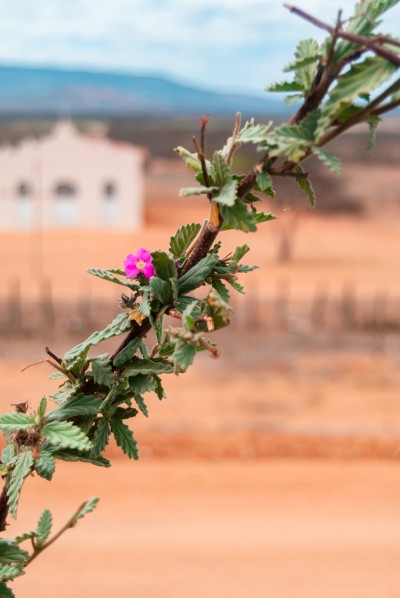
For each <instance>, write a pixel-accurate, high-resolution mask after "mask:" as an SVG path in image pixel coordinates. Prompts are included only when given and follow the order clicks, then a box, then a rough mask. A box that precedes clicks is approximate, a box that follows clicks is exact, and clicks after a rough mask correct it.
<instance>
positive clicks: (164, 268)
mask: <svg viewBox="0 0 400 598" xmlns="http://www.w3.org/2000/svg"><path fill="white" fill-rule="evenodd" d="M151 257H152V264H153V266H154V269H155V272H156V276H158V278H161V279H162V280H165V281H166V282H168V281H169V279H170V278H176V277H177V271H176V266H175V261H174V260H173V259H171V258H170V257H169V255H168V254H167V253H165V252H164V251H153V253H152V254H151ZM150 282H151V279H150Z"/></svg>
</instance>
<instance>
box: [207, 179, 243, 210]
mask: <svg viewBox="0 0 400 598" xmlns="http://www.w3.org/2000/svg"><path fill="white" fill-rule="evenodd" d="M237 186H238V184H237V181H235V179H233V178H231V179H229V180H228V181H227V182H226V183H225V184H224V185H223V186H222V187H221V188H220V189H219V191H218V192H217V193H215V194H214V195H213V198H212V200H213V201H216V202H217V203H219V204H221V205H224V206H233V204H234V203H235V201H236V192H237Z"/></svg>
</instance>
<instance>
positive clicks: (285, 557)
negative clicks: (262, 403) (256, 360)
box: [9, 458, 400, 598]
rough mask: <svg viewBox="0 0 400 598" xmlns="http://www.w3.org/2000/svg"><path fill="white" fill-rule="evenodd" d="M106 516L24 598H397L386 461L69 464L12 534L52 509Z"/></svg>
mask: <svg viewBox="0 0 400 598" xmlns="http://www.w3.org/2000/svg"><path fill="white" fill-rule="evenodd" d="M95 494H100V495H101V503H100V505H99V507H98V509H97V511H96V512H95V513H94V514H91V515H90V516H88V517H87V519H86V520H84V521H82V522H81V523H80V524H79V526H78V527H76V528H75V529H74V530H71V531H69V532H68V533H67V534H66V535H65V536H64V537H63V539H61V540H60V541H59V542H58V544H55V545H54V546H53V547H51V548H50V549H49V550H48V553H47V554H46V555H42V556H41V557H39V558H38V559H37V560H36V561H35V562H34V563H32V565H31V566H30V568H29V571H28V573H27V575H26V576H25V577H22V578H20V579H18V580H16V581H15V583H14V589H15V591H16V594H17V597H18V598H27V597H28V596H29V597H30V598H39V597H40V598H53V597H57V598H64V597H65V598H66V597H67V596H68V597H69V598H70V597H73V598H91V597H95V598H106V597H109V596H112V597H113V598H122V597H140V598H200V597H202V598H205V597H207V598H208V597H210V598H267V597H268V598H322V597H323V598H350V597H352V598H396V597H397V596H400V566H399V565H400V514H399V513H400V508H399V504H400V471H399V467H398V465H397V464H396V463H393V462H385V461H352V462H350V461H349V462H345V461H330V462H324V461H312V460H309V461H299V460H290V461H289V460H287V461H284V460H270V461H267V460H265V461H257V462H256V461H247V462H246V461H241V462H239V461H227V460H226V461H199V460H197V461H196V460H193V461H185V460H179V461H177V460H175V461H174V460H166V461H158V460H151V459H146V458H143V459H142V460H141V461H139V462H137V463H129V462H127V461H125V460H120V461H117V462H116V465H115V466H113V467H112V468H111V469H109V470H100V469H94V468H92V469H91V468H90V466H85V465H82V467H79V466H78V467H77V466H76V465H75V464H74V465H73V466H72V464H71V465H69V464H62V465H61V466H60V467H59V470H58V474H57V476H56V478H55V482H53V483H51V484H49V483H48V482H46V481H44V480H40V479H33V480H30V481H29V483H28V487H27V489H26V492H25V493H24V494H23V498H22V501H21V505H20V515H19V518H18V524H17V525H15V524H14V525H13V526H12V527H11V528H10V529H9V533H10V534H14V533H16V532H17V531H26V529H30V528H31V527H32V525H33V522H34V521H36V520H37V518H38V516H39V515H40V513H41V510H42V509H43V508H45V507H47V506H49V507H51V508H52V509H53V510H54V514H55V526H56V528H58V527H59V526H61V525H62V523H63V521H64V519H65V517H66V516H67V515H68V513H70V512H71V511H72V510H73V509H74V508H75V506H76V505H78V504H79V503H80V502H81V501H82V500H83V499H85V498H88V497H89V496H92V495H95Z"/></svg>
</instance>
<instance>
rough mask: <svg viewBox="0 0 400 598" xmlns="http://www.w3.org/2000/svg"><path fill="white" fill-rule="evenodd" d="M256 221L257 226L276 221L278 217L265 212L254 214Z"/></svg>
mask: <svg viewBox="0 0 400 598" xmlns="http://www.w3.org/2000/svg"><path fill="white" fill-rule="evenodd" d="M252 214H253V217H254V220H255V221H256V222H257V224H261V223H262V222H269V221H270V220H276V216H274V215H273V214H264V212H252Z"/></svg>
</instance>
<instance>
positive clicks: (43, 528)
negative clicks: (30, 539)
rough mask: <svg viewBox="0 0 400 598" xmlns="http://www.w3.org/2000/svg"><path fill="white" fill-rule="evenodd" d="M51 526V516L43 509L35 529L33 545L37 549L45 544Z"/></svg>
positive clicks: (47, 510)
mask: <svg viewBox="0 0 400 598" xmlns="http://www.w3.org/2000/svg"><path fill="white" fill-rule="evenodd" d="M52 525H53V516H52V514H51V512H50V511H49V509H45V510H44V511H43V513H42V514H41V516H40V519H39V521H38V524H37V528H36V536H37V537H36V541H35V545H36V546H37V547H38V548H41V547H42V546H43V544H44V543H45V542H46V540H47V538H48V537H49V535H50V532H51V527H52Z"/></svg>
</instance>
